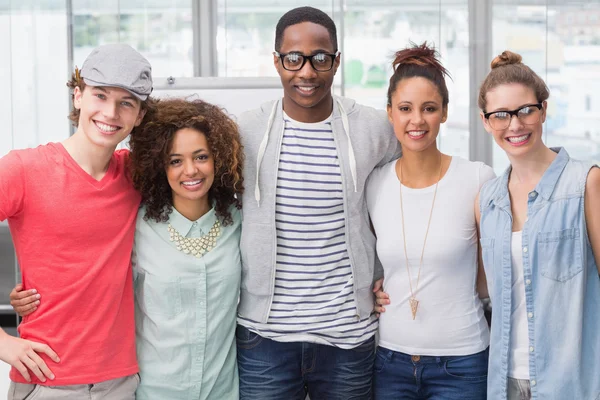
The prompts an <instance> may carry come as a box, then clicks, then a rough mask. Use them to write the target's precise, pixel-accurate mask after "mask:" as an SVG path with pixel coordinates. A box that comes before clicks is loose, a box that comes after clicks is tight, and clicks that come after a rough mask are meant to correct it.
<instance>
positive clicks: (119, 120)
mask: <svg viewBox="0 0 600 400" xmlns="http://www.w3.org/2000/svg"><path fill="white" fill-rule="evenodd" d="M73 105H74V106H75V108H77V109H79V111H80V114H79V123H78V126H77V134H83V135H85V137H86V138H87V139H88V141H89V142H91V143H92V144H94V145H96V146H100V147H104V148H113V149H114V148H115V147H116V146H117V145H118V144H119V143H120V142H121V141H122V140H123V139H125V138H126V137H127V136H128V135H129V134H130V133H131V131H132V130H133V128H135V127H136V126H138V125H139V124H140V123H141V122H142V119H143V117H144V114H145V112H144V111H143V110H142V109H141V103H140V100H139V99H137V98H136V97H135V96H133V95H132V94H131V93H129V92H128V91H127V90H124V89H120V88H113V87H99V86H86V87H85V89H84V90H83V91H81V90H80V89H79V87H76V88H75V90H74V92H73Z"/></svg>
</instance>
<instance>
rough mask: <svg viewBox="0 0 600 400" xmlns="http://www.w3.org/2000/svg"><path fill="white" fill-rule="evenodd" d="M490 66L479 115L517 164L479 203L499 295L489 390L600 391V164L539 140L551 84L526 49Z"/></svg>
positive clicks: (516, 394) (587, 396)
mask: <svg viewBox="0 0 600 400" xmlns="http://www.w3.org/2000/svg"><path fill="white" fill-rule="evenodd" d="M491 66H492V71H491V72H490V73H489V75H488V76H487V78H486V79H485V81H484V82H483V84H482V86H481V89H480V93H479V107H480V109H481V110H482V112H481V119H482V121H483V124H484V127H485V129H486V130H487V131H488V132H489V133H490V134H491V135H492V136H493V137H494V140H495V141H496V143H497V144H498V146H500V147H501V148H502V149H503V150H504V151H505V152H506V154H507V156H508V158H509V160H510V163H511V165H510V166H509V167H508V169H507V170H506V172H505V173H504V174H503V175H502V176H500V177H498V178H496V179H494V180H492V181H489V182H487V183H486V184H485V185H484V186H483V188H482V190H481V192H480V195H479V198H478V200H477V201H476V205H475V208H476V215H477V219H478V221H479V223H480V234H481V248H482V254H483V261H484V267H485V272H486V275H487V279H488V287H489V292H490V297H491V299H492V304H493V311H492V330H491V344H490V365H489V374H488V398H489V399H511V400H512V399H543V400H552V399H556V400H562V399H577V400H595V399H600V378H599V377H600V318H599V316H600V279H599V275H598V274H599V273H600V267H599V265H600V264H599V263H598V257H600V170H598V168H594V165H593V164H592V163H589V162H582V161H576V160H573V159H571V158H570V157H569V155H568V154H567V152H566V151H565V149H563V148H552V149H551V148H548V147H547V146H546V145H545V144H544V143H543V142H542V125H543V123H544V121H545V119H546V108H547V102H546V100H547V99H548V96H549V92H548V88H547V86H546V84H545V83H544V81H543V80H542V79H541V78H540V77H539V76H538V75H536V74H535V73H534V72H533V71H532V70H531V69H530V68H529V67H528V66H526V65H524V64H522V63H521V56H519V55H518V54H515V53H511V52H509V51H505V52H504V53H502V54H501V55H500V56H498V57H496V58H495V59H494V60H493V61H492V64H491ZM513 117H516V118H513ZM594 255H595V256H594Z"/></svg>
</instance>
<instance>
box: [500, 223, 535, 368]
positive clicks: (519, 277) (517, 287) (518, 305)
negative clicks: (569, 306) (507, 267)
mask: <svg viewBox="0 0 600 400" xmlns="http://www.w3.org/2000/svg"><path fill="white" fill-rule="evenodd" d="M522 242H523V236H522V232H521V231H519V232H513V234H512V240H511V242H510V254H511V260H512V285H511V287H512V290H511V303H512V307H511V311H510V326H511V329H510V350H509V353H508V376H509V377H511V378H515V379H529V334H528V333H527V306H526V304H525V282H524V281H523V280H524V279H525V278H524V276H525V272H524V271H523V253H521V252H522V251H523V247H522ZM492 312H493V311H492Z"/></svg>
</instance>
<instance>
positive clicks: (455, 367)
mask: <svg viewBox="0 0 600 400" xmlns="http://www.w3.org/2000/svg"><path fill="white" fill-rule="evenodd" d="M487 371H488V350H484V351H482V352H479V353H476V354H471V355H468V356H456V357H448V358H447V359H446V361H445V362H444V372H445V373H446V375H448V376H450V377H452V378H456V379H462V380H467V381H482V380H486V379H487Z"/></svg>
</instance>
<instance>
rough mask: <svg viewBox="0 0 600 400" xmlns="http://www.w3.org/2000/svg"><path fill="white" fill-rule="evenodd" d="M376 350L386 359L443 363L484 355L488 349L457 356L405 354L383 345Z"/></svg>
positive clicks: (414, 362)
mask: <svg viewBox="0 0 600 400" xmlns="http://www.w3.org/2000/svg"><path fill="white" fill-rule="evenodd" d="M377 352H378V353H379V352H382V353H383V355H384V356H385V357H386V358H387V359H392V358H394V359H396V360H400V361H404V362H407V363H413V364H433V363H443V362H445V361H449V360H455V359H457V358H461V357H471V356H477V355H484V354H485V353H487V352H488V349H485V350H482V351H480V352H479V353H474V354H463V355H459V356H422V355H420V354H406V353H401V352H399V351H394V350H390V349H386V348H385V347H381V346H378V347H377Z"/></svg>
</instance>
